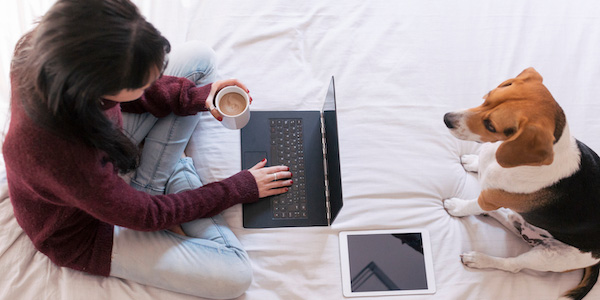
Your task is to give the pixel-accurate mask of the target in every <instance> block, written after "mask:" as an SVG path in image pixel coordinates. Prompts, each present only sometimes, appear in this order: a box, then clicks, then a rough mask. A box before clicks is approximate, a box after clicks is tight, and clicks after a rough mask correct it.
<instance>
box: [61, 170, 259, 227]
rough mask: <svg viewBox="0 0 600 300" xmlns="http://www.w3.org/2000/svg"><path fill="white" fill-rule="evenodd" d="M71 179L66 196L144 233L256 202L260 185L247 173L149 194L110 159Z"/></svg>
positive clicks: (100, 215) (96, 213)
mask: <svg viewBox="0 0 600 300" xmlns="http://www.w3.org/2000/svg"><path fill="white" fill-rule="evenodd" d="M77 169H78V170H85V171H84V172H81V173H82V174H78V176H73V177H75V178H74V179H70V180H68V181H69V182H66V181H65V182H62V183H61V185H63V186H67V188H69V189H71V192H68V193H65V195H72V197H68V196H67V197H68V198H65V200H66V201H69V202H71V203H69V204H71V205H74V206H77V207H79V208H80V209H81V210H83V211H85V212H87V213H88V214H90V215H92V216H93V217H95V218H97V219H99V220H101V221H103V222H106V223H109V224H114V225H119V226H123V227H127V228H131V229H135V230H140V231H156V230H161V229H166V228H169V227H172V226H174V225H177V224H181V223H184V222H189V221H192V220H195V219H198V218H205V217H211V216H214V215H216V214H218V213H220V212H221V211H223V210H225V209H227V208H229V207H231V206H233V205H235V204H238V203H244V202H254V201H257V200H258V188H257V186H256V181H255V180H254V176H253V175H252V174H251V173H250V172H249V171H246V170H244V171H241V172H239V173H238V174H236V175H234V176H232V177H230V178H227V179H225V180H222V181H218V182H213V183H210V184H207V185H204V186H202V187H200V188H197V189H194V190H190V191H185V192H181V193H178V194H169V195H158V196H151V195H148V194H146V193H144V192H140V191H137V190H135V189H133V188H132V187H130V186H129V185H128V184H127V183H126V182H125V181H124V180H123V179H121V178H120V177H119V176H117V175H116V174H115V172H114V168H113V166H112V164H111V163H105V164H104V165H103V166H102V165H101V163H100V162H98V164H97V165H96V166H95V167H91V166H90V167H87V168H81V167H80V168H77Z"/></svg>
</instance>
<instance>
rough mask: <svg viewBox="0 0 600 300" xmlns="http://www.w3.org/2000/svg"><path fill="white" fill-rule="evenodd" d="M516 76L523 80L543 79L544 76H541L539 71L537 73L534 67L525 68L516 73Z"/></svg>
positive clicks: (540, 80)
mask: <svg viewBox="0 0 600 300" xmlns="http://www.w3.org/2000/svg"><path fill="white" fill-rule="evenodd" d="M517 78H519V79H522V80H523V81H527V80H536V81H539V82H542V81H544V78H542V75H540V73H538V72H537V71H536V70H535V69H534V68H527V69H525V70H523V72H521V73H520V74H519V75H517Z"/></svg>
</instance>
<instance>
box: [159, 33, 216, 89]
mask: <svg viewBox="0 0 600 300" xmlns="http://www.w3.org/2000/svg"><path fill="white" fill-rule="evenodd" d="M169 57H170V58H169V65H168V66H167V70H166V71H165V74H168V75H173V76H178V77H185V78H187V79H190V80H191V81H193V82H194V83H196V85H201V84H204V83H210V82H213V81H214V80H215V79H216V78H215V77H216V69H217V55H216V53H215V51H214V50H213V49H212V48H211V47H209V46H208V45H207V44H205V43H202V42H200V41H188V42H186V43H184V44H182V45H180V46H179V47H178V48H177V49H174V50H173V52H172V53H171V54H170V55H169Z"/></svg>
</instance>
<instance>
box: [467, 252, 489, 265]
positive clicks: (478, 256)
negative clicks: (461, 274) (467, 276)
mask: <svg viewBox="0 0 600 300" xmlns="http://www.w3.org/2000/svg"><path fill="white" fill-rule="evenodd" d="M488 260H489V256H487V255H485V254H483V253H479V252H475V251H469V252H466V253H463V254H461V255H460V261H461V262H462V263H463V265H465V266H467V267H469V268H475V269H482V268H487V267H489V266H488V264H487V263H486V262H487V261H488Z"/></svg>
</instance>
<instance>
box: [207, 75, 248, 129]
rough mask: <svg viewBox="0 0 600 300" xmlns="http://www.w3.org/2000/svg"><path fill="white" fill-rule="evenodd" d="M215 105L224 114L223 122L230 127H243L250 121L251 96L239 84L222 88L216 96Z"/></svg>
mask: <svg viewBox="0 0 600 300" xmlns="http://www.w3.org/2000/svg"><path fill="white" fill-rule="evenodd" d="M215 107H216V108H217V110H218V111H219V113H220V114H221V115H222V116H223V121H221V124H223V126H225V127H226V128H229V129H241V128H242V127H244V126H246V124H248V121H250V96H248V93H246V91H244V89H242V88H240V87H239V86H235V85H231V86H227V87H224V88H222V89H221V90H220V91H219V92H218V93H217V96H216V97H215Z"/></svg>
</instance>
